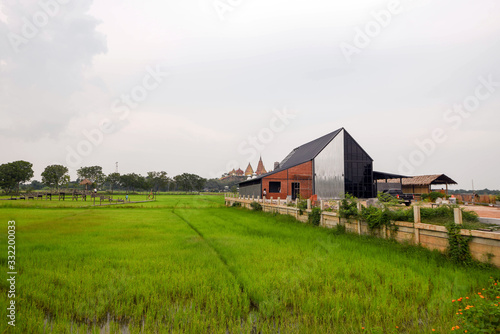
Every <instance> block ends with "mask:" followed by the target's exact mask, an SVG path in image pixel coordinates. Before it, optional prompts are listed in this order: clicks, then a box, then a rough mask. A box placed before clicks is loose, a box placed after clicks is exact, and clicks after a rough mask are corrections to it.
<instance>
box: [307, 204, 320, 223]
mask: <svg viewBox="0 0 500 334" xmlns="http://www.w3.org/2000/svg"><path fill="white" fill-rule="evenodd" d="M307 222H308V223H309V224H312V225H314V226H318V225H319V223H320V222H321V209H320V208H312V210H311V212H309V214H308V217H307Z"/></svg>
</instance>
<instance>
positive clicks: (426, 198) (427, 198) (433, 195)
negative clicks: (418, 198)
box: [422, 191, 446, 203]
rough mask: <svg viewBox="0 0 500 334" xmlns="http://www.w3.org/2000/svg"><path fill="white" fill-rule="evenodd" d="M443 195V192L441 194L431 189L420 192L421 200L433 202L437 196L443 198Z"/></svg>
mask: <svg viewBox="0 0 500 334" xmlns="http://www.w3.org/2000/svg"><path fill="white" fill-rule="evenodd" d="M445 196H446V195H445V194H442V193H440V192H438V191H433V192H431V193H429V194H422V200H424V201H428V202H433V203H434V202H436V200H437V199H438V198H444V197H445Z"/></svg>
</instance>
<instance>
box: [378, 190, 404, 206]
mask: <svg viewBox="0 0 500 334" xmlns="http://www.w3.org/2000/svg"><path fill="white" fill-rule="evenodd" d="M377 198H378V200H379V202H380V203H382V205H390V206H394V205H399V204H401V203H400V202H399V201H398V199H397V198H396V197H394V196H392V195H391V194H388V193H383V192H381V191H379V192H378V194H377Z"/></svg>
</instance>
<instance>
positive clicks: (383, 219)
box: [360, 206, 391, 230]
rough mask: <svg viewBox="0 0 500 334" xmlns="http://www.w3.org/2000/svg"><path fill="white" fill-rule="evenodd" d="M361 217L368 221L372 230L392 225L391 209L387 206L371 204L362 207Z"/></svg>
mask: <svg viewBox="0 0 500 334" xmlns="http://www.w3.org/2000/svg"><path fill="white" fill-rule="evenodd" d="M360 216H361V218H362V219H363V220H365V221H366V223H367V224H368V227H369V228H370V230H373V229H375V228H379V227H381V226H383V225H385V226H391V211H390V210H389V209H387V208H377V207H374V206H370V207H368V208H365V207H362V208H361V215H360Z"/></svg>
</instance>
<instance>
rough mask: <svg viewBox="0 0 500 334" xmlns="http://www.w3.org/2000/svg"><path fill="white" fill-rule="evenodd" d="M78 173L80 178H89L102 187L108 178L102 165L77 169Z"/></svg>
mask: <svg viewBox="0 0 500 334" xmlns="http://www.w3.org/2000/svg"><path fill="white" fill-rule="evenodd" d="M76 174H77V175H78V178H80V179H89V180H90V181H92V182H93V183H95V185H96V187H100V186H101V185H102V184H103V183H104V181H105V179H106V176H105V175H104V173H103V172H102V167H101V166H89V167H82V168H80V169H78V170H77V171H76Z"/></svg>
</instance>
